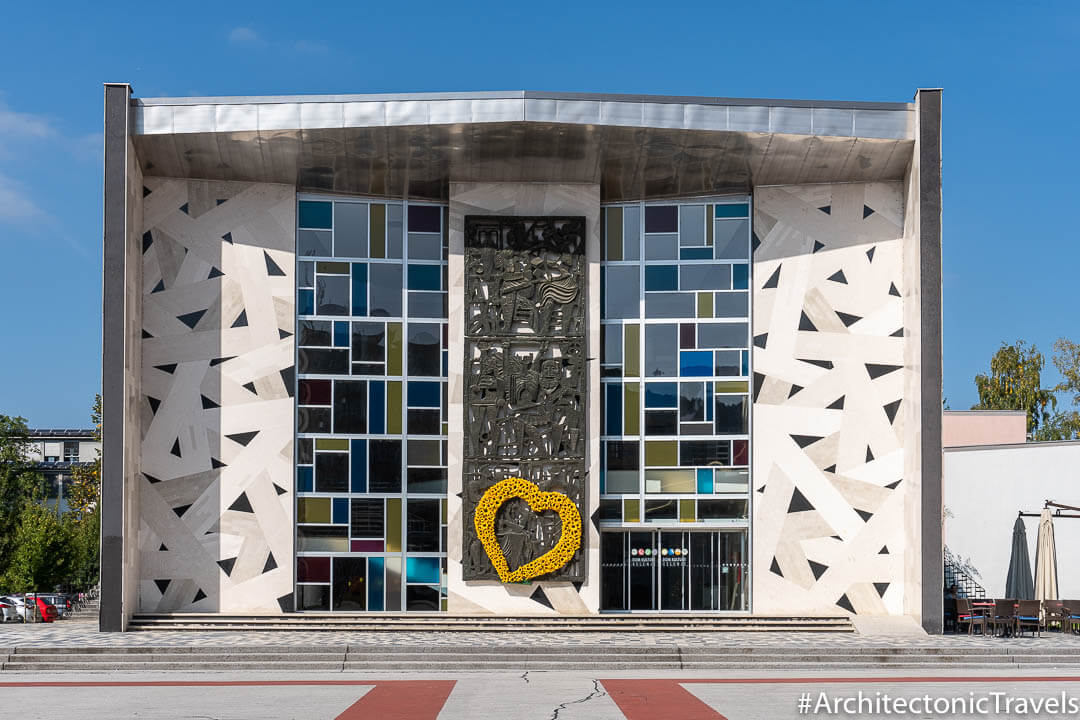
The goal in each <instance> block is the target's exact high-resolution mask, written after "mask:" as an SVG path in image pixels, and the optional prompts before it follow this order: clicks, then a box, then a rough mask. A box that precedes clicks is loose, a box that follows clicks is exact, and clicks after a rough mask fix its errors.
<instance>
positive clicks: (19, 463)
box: [0, 415, 44, 575]
mask: <svg viewBox="0 0 1080 720" xmlns="http://www.w3.org/2000/svg"><path fill="white" fill-rule="evenodd" d="M27 432H29V431H28V430H27V427H26V420H25V418H21V417H9V416H7V415H0V575H3V574H4V572H5V571H6V570H7V566H8V564H9V563H10V562H11V558H12V551H13V543H14V539H15V532H16V529H17V527H18V525H19V522H20V519H21V517H22V514H23V511H24V510H25V509H26V508H27V507H28V506H29V505H31V504H33V503H34V502H36V501H40V500H41V498H42V497H43V496H44V493H43V487H42V479H41V476H40V475H39V474H38V473H37V472H35V471H34V470H33V468H32V466H31V463H30V442H29V439H28V438H27Z"/></svg>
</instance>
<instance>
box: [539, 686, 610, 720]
mask: <svg viewBox="0 0 1080 720" xmlns="http://www.w3.org/2000/svg"><path fill="white" fill-rule="evenodd" d="M592 684H593V691H592V692H591V693H589V694H588V695H586V696H585V697H583V698H581V699H580V700H570V701H569V702H564V703H562V704H561V705H559V706H558V707H556V708H555V710H554V711H552V713H551V717H550V718H548V720H559V713H561V712H562V711H563V710H565V709H566V707H567V706H568V705H578V704H580V703H583V702H588V701H589V700H592V699H593V698H595V697H603V696H604V695H607V693H606V692H604V691H603V690H602V689H601V688H600V680H599V679H596V680H593V681H592Z"/></svg>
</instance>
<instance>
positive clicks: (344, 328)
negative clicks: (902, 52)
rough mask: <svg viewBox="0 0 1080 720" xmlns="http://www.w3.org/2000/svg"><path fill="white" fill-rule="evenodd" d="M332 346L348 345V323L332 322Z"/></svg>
mask: <svg viewBox="0 0 1080 720" xmlns="http://www.w3.org/2000/svg"><path fill="white" fill-rule="evenodd" d="M334 347H349V323H347V322H341V321H338V322H335V323H334Z"/></svg>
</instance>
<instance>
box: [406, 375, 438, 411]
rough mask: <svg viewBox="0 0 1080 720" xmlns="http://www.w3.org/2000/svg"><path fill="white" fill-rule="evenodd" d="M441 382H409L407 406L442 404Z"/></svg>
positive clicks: (434, 405)
mask: <svg viewBox="0 0 1080 720" xmlns="http://www.w3.org/2000/svg"><path fill="white" fill-rule="evenodd" d="M441 385H442V383H437V382H416V381H415V380H412V381H410V382H409V389H408V391H407V397H408V401H409V407H439V406H440V405H441V404H442V387H441Z"/></svg>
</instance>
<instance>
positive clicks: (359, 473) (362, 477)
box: [349, 440, 367, 493]
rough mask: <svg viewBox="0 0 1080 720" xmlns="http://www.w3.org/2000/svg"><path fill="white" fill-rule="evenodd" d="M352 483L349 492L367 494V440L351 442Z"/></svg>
mask: <svg viewBox="0 0 1080 720" xmlns="http://www.w3.org/2000/svg"><path fill="white" fill-rule="evenodd" d="M351 445H352V482H351V483H350V484H349V490H350V491H351V492H354V493H355V492H359V493H362V492H367V440H353V441H352V443H351Z"/></svg>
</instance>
